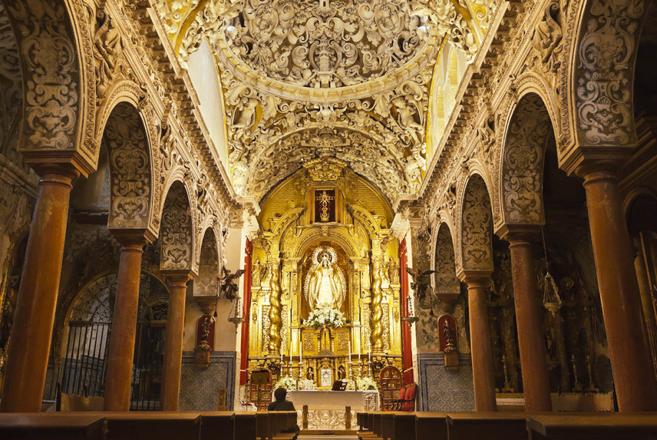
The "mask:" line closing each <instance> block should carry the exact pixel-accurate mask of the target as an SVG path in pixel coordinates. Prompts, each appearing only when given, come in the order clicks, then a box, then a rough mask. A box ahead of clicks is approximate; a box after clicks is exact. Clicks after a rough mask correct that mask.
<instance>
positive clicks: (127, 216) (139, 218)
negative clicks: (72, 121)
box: [45, 102, 167, 410]
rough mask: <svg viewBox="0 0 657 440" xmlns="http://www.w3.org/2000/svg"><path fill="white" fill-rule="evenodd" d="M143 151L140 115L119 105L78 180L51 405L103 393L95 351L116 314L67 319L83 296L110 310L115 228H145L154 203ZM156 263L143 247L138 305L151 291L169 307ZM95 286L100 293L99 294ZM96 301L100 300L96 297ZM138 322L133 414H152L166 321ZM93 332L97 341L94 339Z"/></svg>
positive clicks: (101, 359)
mask: <svg viewBox="0 0 657 440" xmlns="http://www.w3.org/2000/svg"><path fill="white" fill-rule="evenodd" d="M148 149H149V145H148V139H147V136H146V131H145V127H144V124H143V122H142V119H141V116H140V114H139V111H138V110H137V109H136V108H135V107H134V106H132V105H131V104H129V103H127V102H121V103H119V104H117V105H116V106H115V107H114V109H113V110H112V112H111V113H110V116H109V118H108V120H107V123H106V126H105V130H104V132H103V137H102V141H101V145H100V152H99V157H98V166H97V169H96V171H95V172H94V173H93V174H91V175H90V176H88V177H87V178H86V179H80V180H78V181H76V182H75V185H74V188H73V191H72V193H71V205H70V211H71V215H70V218H69V223H68V226H67V240H66V245H65V251H64V262H65V264H64V266H63V270H62V279H61V283H60V286H61V287H60V296H59V302H58V308H57V313H56V318H55V333H54V337H53V344H52V351H51V361H50V365H49V368H50V370H51V372H50V373H49V378H48V383H47V385H46V390H45V398H46V399H48V400H54V399H56V397H57V396H56V393H57V390H58V389H59V390H60V391H61V392H63V393H68V394H86V395H92V396H103V394H104V386H103V385H104V382H103V379H104V369H105V367H106V365H105V354H106V353H105V351H98V350H100V349H101V347H102V349H103V350H106V349H107V348H108V344H109V329H110V327H111V323H112V319H111V318H112V313H113V309H107V310H106V313H105V314H104V315H103V313H101V309H99V313H100V314H98V315H88V316H87V315H85V316H84V317H78V318H79V319H78V318H74V319H72V318H71V317H70V313H71V310H73V309H74V306H75V304H76V303H78V302H79V301H80V299H79V298H80V294H81V292H83V291H84V296H87V295H88V298H87V299H86V300H85V301H87V302H93V301H97V302H99V304H101V303H104V304H105V305H106V306H107V307H109V306H112V307H113V298H114V295H115V292H116V283H115V280H116V276H117V272H118V264H119V254H120V246H119V243H118V242H117V241H116V240H115V239H114V236H113V230H121V229H130V228H135V229H146V228H147V225H148V216H149V213H150V203H151V201H150V194H151V187H150V182H151V177H150V159H149V157H150V154H149V150H148ZM157 257H159V249H157V248H156V247H153V246H148V247H147V248H146V249H145V252H144V259H143V264H142V274H141V278H142V280H141V284H140V301H141V302H143V301H146V297H148V295H150V293H149V292H155V294H156V295H160V296H163V298H164V304H165V306H166V300H167V298H166V288H165V287H164V286H163V285H162V283H161V282H159V281H157V279H158V277H159V276H160V272H159V261H157V263H158V264H154V260H156V259H157ZM98 280H101V281H98ZM103 280H104V281H103ZM109 280H114V281H112V282H110V281H109ZM98 283H100V284H104V285H105V287H104V288H102V289H101V288H100V287H99V286H100V284H98ZM94 286H95V287H94ZM84 289H87V290H84ZM94 295H99V296H98V298H94ZM144 295H146V297H144ZM102 298H105V299H104V300H103V299H102ZM103 301H104V302H103ZM140 307H141V306H140ZM164 312H165V313H166V307H165V311H164ZM80 316H82V315H80ZM101 316H104V318H102V319H101V318H100V317H101ZM138 319H139V323H138V329H137V340H136V347H135V356H134V366H133V368H134V370H133V378H132V380H133V384H132V386H133V390H132V400H131V408H133V409H144V410H146V409H148V410H154V409H157V408H159V387H160V384H159V381H160V370H161V364H162V351H161V346H162V340H163V321H162V320H163V319H164V318H159V319H150V318H148V317H147V315H144V314H140V315H139V317H138ZM92 333H93V334H95V333H98V336H94V337H93V338H91V337H90V335H91V334H92ZM105 342H107V344H106V343H105ZM154 347H155V349H153V348H154ZM72 359H73V360H72ZM81 359H84V361H82V360H81Z"/></svg>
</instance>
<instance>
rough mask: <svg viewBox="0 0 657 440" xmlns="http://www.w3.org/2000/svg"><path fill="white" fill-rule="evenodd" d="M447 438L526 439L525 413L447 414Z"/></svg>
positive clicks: (455, 439) (464, 439) (467, 439)
mask: <svg viewBox="0 0 657 440" xmlns="http://www.w3.org/2000/svg"><path fill="white" fill-rule="evenodd" d="M447 437H448V438H449V440H482V438H485V439H486V440H528V438H529V435H528V433H527V421H526V415H525V414H523V413H511V412H508V413H507V412H489V413H484V412H479V413H454V414H451V413H450V414H447Z"/></svg>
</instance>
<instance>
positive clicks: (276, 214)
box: [249, 158, 401, 388]
mask: <svg viewBox="0 0 657 440" xmlns="http://www.w3.org/2000/svg"><path fill="white" fill-rule="evenodd" d="M323 208H325V209H324V211H323V212H322V211H321V210H322V209H323ZM391 222H392V211H391V209H390V206H389V203H388V201H387V200H386V199H385V198H384V196H382V195H381V194H380V193H379V192H378V191H376V190H375V189H374V187H373V186H372V185H371V184H370V183H369V182H367V181H366V180H365V179H363V178H362V177H360V176H358V175H356V174H355V173H353V172H352V171H351V170H349V169H347V168H345V167H344V164H342V163H341V162H339V161H337V160H335V159H331V158H328V159H316V160H313V161H311V162H309V163H307V164H306V165H305V168H304V169H301V170H299V171H298V172H296V173H295V174H293V175H292V176H290V177H289V178H287V179H286V180H285V181H283V182H282V183H281V184H279V185H278V186H277V187H276V188H275V189H274V190H273V191H272V192H271V193H270V194H268V195H267V196H266V197H265V199H263V201H262V203H261V212H260V215H259V223H260V227H261V229H260V232H259V235H258V237H257V239H256V240H255V242H254V244H255V245H254V252H253V255H254V257H253V266H252V303H251V316H250V326H251V329H250V333H249V334H250V341H249V370H250V371H252V370H254V369H256V368H262V367H265V368H269V369H270V370H271V371H272V373H273V376H274V380H277V378H279V377H281V376H291V377H293V378H294V379H298V380H304V379H305V381H304V382H305V384H306V386H312V385H309V384H310V383H314V387H316V388H326V387H327V383H328V382H329V379H330V382H331V383H332V382H333V381H335V380H336V379H340V378H346V379H353V380H355V379H357V378H358V377H360V376H370V375H372V376H374V377H376V376H377V372H378V370H380V369H381V368H383V367H384V366H387V365H394V366H396V367H398V368H400V367H401V336H400V335H401V325H400V309H399V307H400V306H399V304H400V303H399V294H400V288H399V287H400V286H399V271H400V267H399V261H398V244H397V241H396V240H395V239H394V238H393V237H392V235H391V232H390V229H389V226H390V224H391ZM329 309H335V310H338V311H339V312H340V313H341V314H342V316H343V317H344V320H345V323H344V325H343V326H340V327H332V326H328V327H324V329H323V328H322V327H320V328H316V327H313V326H311V325H309V324H308V320H309V317H310V316H311V314H312V313H317V312H318V311H319V310H329ZM329 375H330V377H329Z"/></svg>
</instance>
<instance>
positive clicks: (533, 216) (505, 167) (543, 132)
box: [499, 92, 555, 225]
mask: <svg viewBox="0 0 657 440" xmlns="http://www.w3.org/2000/svg"><path fill="white" fill-rule="evenodd" d="M552 127H553V125H552V120H551V118H550V114H549V112H548V110H547V107H546V106H545V104H544V101H543V99H542V98H541V97H540V96H539V95H538V94H536V93H533V92H530V93H527V94H525V95H523V96H522V97H521V98H520V100H519V101H518V104H517V105H516V107H515V108H514V109H513V111H512V114H511V117H510V118H509V121H508V125H507V127H506V130H505V133H504V137H503V141H502V154H501V157H500V167H499V170H500V171H499V172H500V179H499V181H500V185H499V198H500V201H501V219H500V220H501V223H502V224H504V225H509V224H531V225H542V224H544V223H545V211H544V207H543V168H544V166H543V164H544V158H545V151H546V148H547V147H548V144H549V143H554V139H555V137H554V130H553V128H552Z"/></svg>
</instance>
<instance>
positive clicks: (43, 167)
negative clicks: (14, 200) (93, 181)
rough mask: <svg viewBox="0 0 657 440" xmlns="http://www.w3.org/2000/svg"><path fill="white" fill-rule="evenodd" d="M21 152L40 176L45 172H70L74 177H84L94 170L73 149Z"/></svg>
mask: <svg viewBox="0 0 657 440" xmlns="http://www.w3.org/2000/svg"><path fill="white" fill-rule="evenodd" d="M21 153H22V155H23V157H24V158H25V162H26V163H27V164H28V165H30V166H31V167H32V169H34V171H35V172H36V173H37V174H38V175H40V176H43V175H44V174H47V173H50V174H63V173H65V172H69V173H70V172H72V173H74V174H75V177H78V176H79V175H82V176H85V177H86V176H88V175H90V174H92V173H93V172H94V171H95V169H94V167H93V165H92V164H90V163H89V162H88V161H87V160H85V159H84V158H83V157H82V156H80V154H79V153H77V152H75V151H68V150H65V151H52V150H47V151H21ZM65 170H67V171H65Z"/></svg>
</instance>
